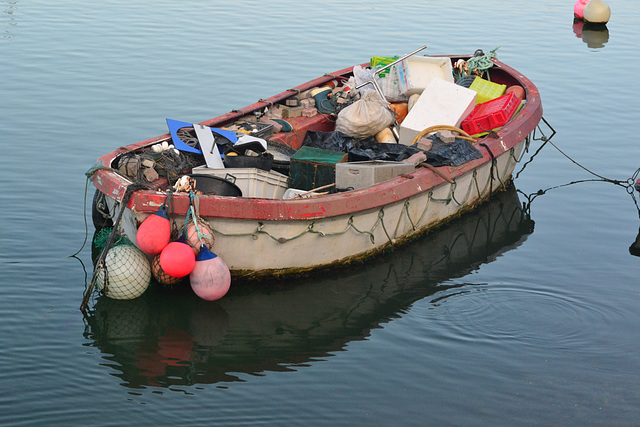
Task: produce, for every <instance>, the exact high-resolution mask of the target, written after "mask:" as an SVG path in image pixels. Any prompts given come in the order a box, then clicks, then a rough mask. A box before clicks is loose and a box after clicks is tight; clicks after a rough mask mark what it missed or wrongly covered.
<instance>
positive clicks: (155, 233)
mask: <svg viewBox="0 0 640 427" xmlns="http://www.w3.org/2000/svg"><path fill="white" fill-rule="evenodd" d="M170 240H171V224H170V223H169V218H168V217H167V207H166V206H165V205H162V206H160V208H159V209H158V211H157V212H156V213H154V214H152V215H149V216H148V217H147V218H146V219H145V220H144V221H143V222H142V224H140V227H138V231H137V232H136V243H137V244H138V247H139V248H140V250H141V251H142V252H144V253H145V254H147V255H157V254H159V253H160V252H162V250H163V249H164V247H165V246H167V245H168V244H169V241H170Z"/></svg>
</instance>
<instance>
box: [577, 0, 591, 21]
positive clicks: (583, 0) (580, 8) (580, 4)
mask: <svg viewBox="0 0 640 427" xmlns="http://www.w3.org/2000/svg"><path fill="white" fill-rule="evenodd" d="M587 3H589V0H577V1H576V3H575V4H574V5H573V16H574V17H575V18H578V19H584V7H585V6H586V5H587Z"/></svg>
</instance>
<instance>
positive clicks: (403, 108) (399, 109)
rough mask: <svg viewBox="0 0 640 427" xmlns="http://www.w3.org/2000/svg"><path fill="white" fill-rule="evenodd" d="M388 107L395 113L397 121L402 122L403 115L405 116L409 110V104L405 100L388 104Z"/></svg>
mask: <svg viewBox="0 0 640 427" xmlns="http://www.w3.org/2000/svg"><path fill="white" fill-rule="evenodd" d="M389 108H391V111H393V112H394V113H395V114H396V115H397V117H396V118H397V119H398V123H402V121H403V120H404V118H405V117H407V113H408V112H409V104H407V103H406V102H396V103H393V104H389Z"/></svg>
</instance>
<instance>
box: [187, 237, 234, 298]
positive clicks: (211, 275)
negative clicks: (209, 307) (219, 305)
mask: <svg viewBox="0 0 640 427" xmlns="http://www.w3.org/2000/svg"><path fill="white" fill-rule="evenodd" d="M189 280H190V281H191V289H193V292H195V293H196V295H198V296H199V297H200V298H202V299H204V300H207V301H214V300H217V299H220V298H222V297H223V296H225V295H226V293H227V292H228V291H229V288H230V287H231V273H230V272H229V267H227V264H225V262H224V261H223V260H222V258H220V257H219V256H218V255H216V254H214V253H213V252H211V251H210V250H209V249H208V248H207V245H205V244H203V245H202V246H201V247H200V253H199V254H198V257H197V259H196V265H195V267H194V268H193V271H192V272H191V274H190V275H189Z"/></svg>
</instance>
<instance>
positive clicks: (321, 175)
mask: <svg viewBox="0 0 640 427" xmlns="http://www.w3.org/2000/svg"><path fill="white" fill-rule="evenodd" d="M347 157H348V154H347V153H339V152H336V151H329V150H322V149H320V148H314V147H306V146H304V147H300V149H299V150H298V151H297V152H296V153H295V154H294V155H293V156H291V162H290V164H289V187H291V188H297V189H298V190H306V191H309V190H313V189H315V188H319V187H323V186H325V185H329V184H334V183H335V182H336V163H343V162H346V161H347Z"/></svg>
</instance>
